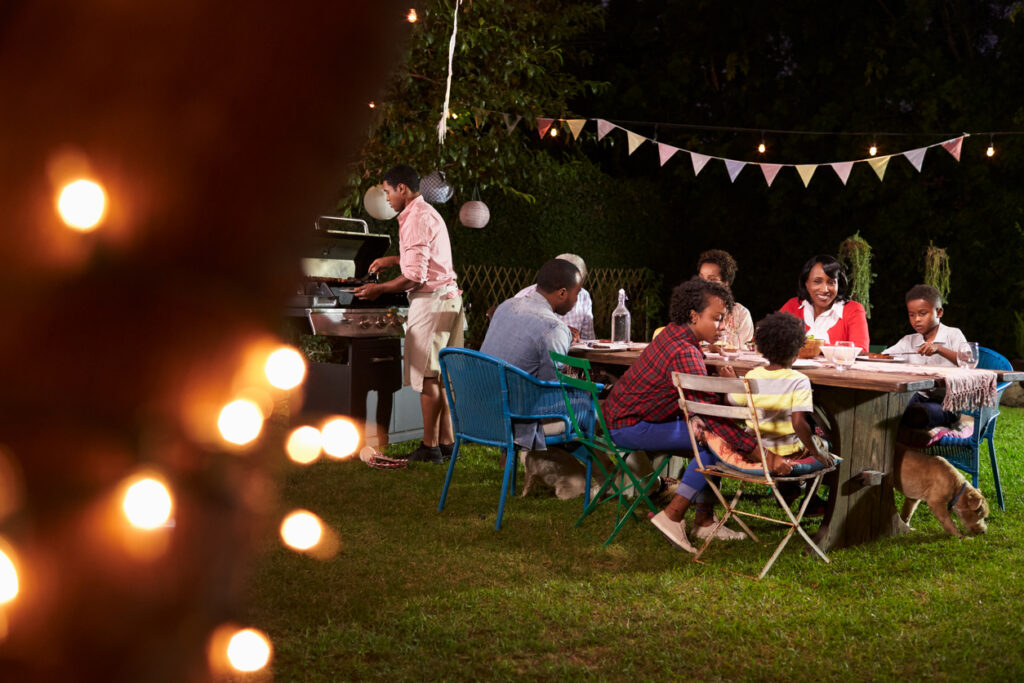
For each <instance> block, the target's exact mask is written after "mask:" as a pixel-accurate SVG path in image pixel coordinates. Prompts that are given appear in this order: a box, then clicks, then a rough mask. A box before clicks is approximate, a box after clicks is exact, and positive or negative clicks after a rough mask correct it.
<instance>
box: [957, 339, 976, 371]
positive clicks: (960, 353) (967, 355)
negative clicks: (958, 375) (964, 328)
mask: <svg viewBox="0 0 1024 683" xmlns="http://www.w3.org/2000/svg"><path fill="white" fill-rule="evenodd" d="M956 364H957V365H959V366H960V367H962V368H976V367H978V342H964V343H963V344H961V345H960V348H959V349H957V350H956Z"/></svg>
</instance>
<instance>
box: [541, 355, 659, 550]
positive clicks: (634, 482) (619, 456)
mask: <svg viewBox="0 0 1024 683" xmlns="http://www.w3.org/2000/svg"><path fill="white" fill-rule="evenodd" d="M549 353H550V355H551V360H552V361H554V363H555V372H556V373H557V375H558V381H559V383H560V384H561V385H562V390H563V392H565V393H564V394H563V396H564V397H565V409H566V412H567V413H568V414H569V418H570V419H571V420H572V423H573V435H574V439H575V441H576V442H577V443H580V444H582V445H583V446H585V447H586V449H587V450H588V451H589V452H590V453H592V454H593V455H594V456H597V455H598V454H599V453H604V454H605V456H607V458H608V459H609V460H610V461H611V463H612V471H611V472H609V471H607V470H606V469H605V468H604V466H603V465H601V460H600V458H599V457H594V458H593V459H594V462H595V464H597V465H598V467H599V468H600V469H601V470H602V473H603V474H604V477H605V479H604V483H603V484H601V488H600V489H598V491H597V493H596V494H595V495H594V497H593V498H591V500H590V502H589V503H588V504H587V506H586V507H585V508H584V509H583V514H582V515H580V517H579V519H577V520H576V524H575V526H579V525H580V524H582V523H583V520H584V519H586V518H587V516H588V515H589V514H590V513H591V512H593V511H594V510H595V509H596V508H597V506H598V505H601V504H602V503H606V502H609V501H615V503H616V513H615V528H614V529H612V533H611V535H610V536H608V539H607V540H606V541H605V542H604V545H608V544H609V543H611V542H612V541H613V540H614V539H615V537H616V536H617V535H618V533H619V532H620V531H622V527H623V526H625V524H626V522H627V521H628V520H629V519H631V518H632V519H637V514H636V510H637V508H638V507H639V506H640V504H641V503H643V504H644V505H646V506H647V508H648V509H649V510H650V511H651V512H654V513H657V512H658V508H657V507H655V505H654V503H652V502H651V499H650V496H649V495H648V493H649V491H650V490H651V488H652V487H653V486H654V485H655V484H656V483H658V482H659V477H660V476H661V472H662V470H664V469H665V466H666V465H667V464H668V462H669V458H663V459H662V460H661V462H660V463H659V464H658V465H657V466H656V467H654V468H653V469H652V471H651V473H650V474H647V475H645V476H637V474H636V473H635V472H633V470H632V469H630V467H629V465H628V464H627V463H626V457H627V456H628V455H629V454H630V453H632V450H630V449H628V448H620V447H618V446H616V445H615V442H614V441H613V440H612V437H611V435H610V433H609V431H608V425H607V424H606V423H605V421H604V413H603V412H601V404H600V403H599V402H598V394H599V393H600V391H601V388H602V387H601V385H599V384H595V383H594V382H593V381H591V378H590V361H588V360H586V359H585V358H574V357H573V356H564V355H562V354H559V353H555V352H554V351H550V352H549ZM561 366H568V367H572V368H576V369H577V370H579V371H580V373H581V374H582V375H583V378H582V379H581V378H577V377H570V376H569V375H567V374H565V373H564V372H563V371H562V369H561ZM574 391H576V392H579V391H584V392H586V393H588V394H590V398H591V402H592V406H593V411H594V416H595V417H596V418H597V425H598V427H599V429H594V430H593V431H592V432H589V433H588V432H587V431H585V430H583V429H580V427H579V426H577V419H579V417H580V416H579V415H578V412H579V408H578V406H577V407H574V406H573V405H572V403H571V402H570V400H569V397H570V395H571V393H572V392H574Z"/></svg>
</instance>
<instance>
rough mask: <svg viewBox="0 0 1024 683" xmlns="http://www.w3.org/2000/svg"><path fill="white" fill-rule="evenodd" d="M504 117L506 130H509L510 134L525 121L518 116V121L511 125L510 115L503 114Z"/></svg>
mask: <svg viewBox="0 0 1024 683" xmlns="http://www.w3.org/2000/svg"><path fill="white" fill-rule="evenodd" d="M502 116H504V117H505V129H506V130H508V132H509V133H511V132H512V131H513V130H515V127H516V126H518V125H519V122H520V121H522V120H523V117H522V116H517V117H516V120H515V121H513V122H512V124H511V125H509V122H508V114H502Z"/></svg>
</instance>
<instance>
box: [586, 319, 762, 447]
mask: <svg viewBox="0 0 1024 683" xmlns="http://www.w3.org/2000/svg"><path fill="white" fill-rule="evenodd" d="M673 372H685V373H687V374H690V375H706V374H708V369H707V366H706V365H704V354H702V353H701V351H700V346H699V342H698V341H697V336H696V335H694V333H693V332H691V331H690V328H689V327H687V326H685V325H676V324H675V323H669V324H668V326H667V327H665V329H664V330H662V332H661V333H660V334H659V335H658V336H657V337H655V338H654V340H653V341H652V342H651V343H650V344H649V345H648V346H647V348H646V349H644V350H643V352H642V353H641V354H640V357H639V358H637V359H636V362H635V363H633V365H632V366H630V368H629V369H628V370H626V372H625V374H624V375H622V378H621V379H619V381H618V382H616V383H615V384H614V385H612V390H611V393H610V394H608V398H607V399H606V400H605V402H604V407H603V410H604V416H605V420H606V421H607V423H608V428H609V429H622V428H623V427H631V426H633V425H635V424H636V423H638V422H667V421H668V420H673V419H675V418H677V417H681V416H682V414H683V411H682V410H680V408H679V392H678V391H676V387H675V385H674V384H672V373H673ZM686 397H687V398H688V399H690V400H691V401H703V402H705V403H721V402H722V399H721V397H720V396H719V395H718V394H713V393H705V392H695V391H691V392H687V394H686ZM705 421H706V422H707V423H708V426H709V428H710V429H711V431H713V432H714V433H715V434H718V435H719V436H720V437H722V438H723V439H725V440H726V441H727V442H728V443H729V445H730V446H732V447H733V448H735V449H736V450H738V451H740V452H742V453H749V452H750V451H752V450H754V447H755V446H756V445H757V441H756V440H755V439H754V437H753V436H751V435H750V434H747V433H746V432H745V431H743V429H742V428H741V427H740V426H739V424H737V423H736V422H734V421H732V420H725V419H721V418H705Z"/></svg>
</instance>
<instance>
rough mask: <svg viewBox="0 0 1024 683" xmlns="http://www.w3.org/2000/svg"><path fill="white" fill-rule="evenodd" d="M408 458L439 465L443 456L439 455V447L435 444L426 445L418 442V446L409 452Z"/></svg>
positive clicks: (442, 461) (413, 460) (442, 460)
mask: <svg viewBox="0 0 1024 683" xmlns="http://www.w3.org/2000/svg"><path fill="white" fill-rule="evenodd" d="M408 460H409V462H429V463H433V464H435V465H440V464H442V463H444V456H443V455H441V449H440V448H438V447H437V446H427V445H426V444H424V443H423V442H420V446H419V448H417V449H416V450H414V451H413V452H412V453H410V454H409V456H408Z"/></svg>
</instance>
